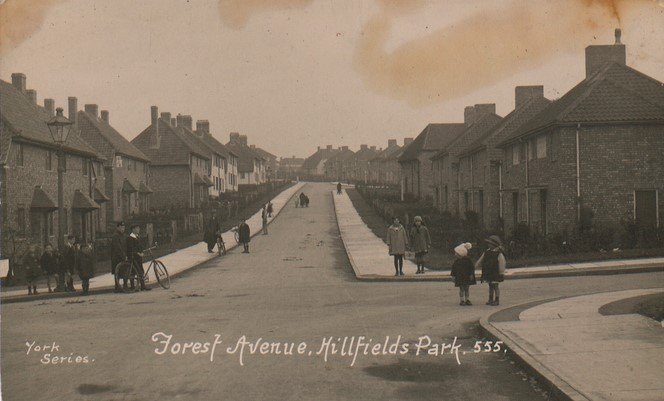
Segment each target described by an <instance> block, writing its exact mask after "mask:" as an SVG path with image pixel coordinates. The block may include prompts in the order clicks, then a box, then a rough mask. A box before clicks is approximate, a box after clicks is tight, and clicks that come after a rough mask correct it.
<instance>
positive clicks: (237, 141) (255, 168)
mask: <svg viewBox="0 0 664 401" xmlns="http://www.w3.org/2000/svg"><path fill="white" fill-rule="evenodd" d="M226 147H227V148H228V149H230V150H231V151H232V152H233V153H235V154H236V155H237V157H238V168H237V171H238V184H239V185H260V184H263V183H264V182H266V181H267V170H266V168H267V166H266V163H267V160H266V159H265V158H263V156H261V155H259V154H258V153H257V152H255V151H254V150H253V149H251V148H250V147H249V145H248V139H247V136H246V135H240V134H239V133H237V132H231V134H230V141H229V142H228V143H227V144H226Z"/></svg>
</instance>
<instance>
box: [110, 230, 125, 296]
mask: <svg viewBox="0 0 664 401" xmlns="http://www.w3.org/2000/svg"><path fill="white" fill-rule="evenodd" d="M124 232H125V224H124V222H122V221H121V222H119V223H117V224H116V225H115V233H113V239H112V240H111V274H113V277H114V278H115V292H122V289H121V288H120V283H119V282H118V279H117V276H116V275H115V268H116V267H117V266H118V264H120V263H122V262H125V261H126V260H127V236H126V235H125V233H124ZM122 282H123V284H122V287H123V288H127V277H125V276H124V275H123V277H122Z"/></svg>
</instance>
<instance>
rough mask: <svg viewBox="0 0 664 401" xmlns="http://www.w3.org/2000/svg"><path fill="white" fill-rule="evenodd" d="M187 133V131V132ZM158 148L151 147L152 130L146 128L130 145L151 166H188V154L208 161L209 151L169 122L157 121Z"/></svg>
mask: <svg viewBox="0 0 664 401" xmlns="http://www.w3.org/2000/svg"><path fill="white" fill-rule="evenodd" d="M187 131H188V130H187ZM159 135H160V142H159V146H153V145H154V144H153V141H154V140H153V138H154V128H153V126H152V125H149V126H147V127H146V128H145V129H144V130H143V131H142V132H141V133H140V134H138V135H137V136H136V138H134V139H132V140H131V143H132V144H133V145H135V146H136V147H137V148H139V149H140V150H141V152H143V153H144V154H145V155H146V156H147V157H148V158H149V159H150V162H151V164H152V165H153V166H172V165H189V163H190V157H189V155H190V154H195V155H196V156H198V157H200V158H203V159H209V158H210V149H209V148H208V147H206V146H205V145H204V144H203V143H202V142H201V140H200V139H197V138H195V137H194V135H193V134H191V131H188V133H187V132H185V131H184V129H183V128H182V127H173V126H171V123H170V121H166V120H164V119H162V118H160V119H159Z"/></svg>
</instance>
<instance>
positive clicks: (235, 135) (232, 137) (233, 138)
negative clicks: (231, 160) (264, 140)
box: [230, 132, 240, 145]
mask: <svg viewBox="0 0 664 401" xmlns="http://www.w3.org/2000/svg"><path fill="white" fill-rule="evenodd" d="M230 142H231V143H232V144H235V145H239V144H240V134H239V133H237V132H231V134H230Z"/></svg>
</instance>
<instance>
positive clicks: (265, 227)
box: [261, 205, 267, 235]
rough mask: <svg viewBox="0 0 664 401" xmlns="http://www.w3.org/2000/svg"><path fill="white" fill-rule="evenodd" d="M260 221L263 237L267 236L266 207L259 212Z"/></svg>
mask: <svg viewBox="0 0 664 401" xmlns="http://www.w3.org/2000/svg"><path fill="white" fill-rule="evenodd" d="M261 220H262V221H263V235H267V205H264V206H263V211H262V212H261Z"/></svg>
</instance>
